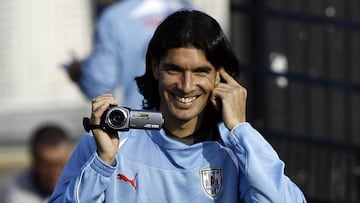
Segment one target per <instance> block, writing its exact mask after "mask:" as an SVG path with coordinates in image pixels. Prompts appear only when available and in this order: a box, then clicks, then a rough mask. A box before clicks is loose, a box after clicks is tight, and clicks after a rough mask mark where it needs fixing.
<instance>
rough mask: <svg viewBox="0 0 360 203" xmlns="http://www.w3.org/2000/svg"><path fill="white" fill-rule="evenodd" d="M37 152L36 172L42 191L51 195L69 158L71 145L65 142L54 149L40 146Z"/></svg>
mask: <svg viewBox="0 0 360 203" xmlns="http://www.w3.org/2000/svg"><path fill="white" fill-rule="evenodd" d="M37 152H38V158H37V159H35V160H34V170H35V172H36V173H37V177H38V181H39V184H40V186H41V187H42V190H44V191H45V192H47V193H51V192H52V191H53V189H54V188H55V185H56V182H57V180H58V178H59V176H60V174H61V172H62V170H63V168H64V166H65V164H66V162H67V159H68V157H69V153H70V144H69V143H67V142H65V141H64V142H63V143H61V144H59V145H57V146H54V147H48V146H40V147H39V148H38V149H37Z"/></svg>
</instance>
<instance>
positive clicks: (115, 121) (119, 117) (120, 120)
mask: <svg viewBox="0 0 360 203" xmlns="http://www.w3.org/2000/svg"><path fill="white" fill-rule="evenodd" d="M109 122H110V123H111V124H112V125H113V126H114V127H121V126H123V124H124V122H125V115H124V112H122V111H120V110H114V111H112V112H110V114H109Z"/></svg>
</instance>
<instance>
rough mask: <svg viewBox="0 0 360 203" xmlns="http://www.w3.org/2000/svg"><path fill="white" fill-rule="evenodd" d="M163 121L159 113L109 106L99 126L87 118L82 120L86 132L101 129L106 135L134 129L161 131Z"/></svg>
mask: <svg viewBox="0 0 360 203" xmlns="http://www.w3.org/2000/svg"><path fill="white" fill-rule="evenodd" d="M163 123H164V119H163V117H162V114H161V113H160V112H156V111H147V110H131V109H130V108H128V107H123V106H110V107H109V108H108V109H107V110H106V111H105V112H104V114H103V115H102V117H101V122H100V125H93V124H91V123H90V119H89V118H84V120H83V125H84V129H85V131H86V132H89V131H90V130H92V129H96V128H99V129H102V130H104V131H105V132H107V133H111V134H113V133H116V132H117V131H127V130H129V129H130V128H134V129H155V130H159V129H161V126H162V124H163Z"/></svg>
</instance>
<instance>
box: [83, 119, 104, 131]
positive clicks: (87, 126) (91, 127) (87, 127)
mask: <svg viewBox="0 0 360 203" xmlns="http://www.w3.org/2000/svg"><path fill="white" fill-rule="evenodd" d="M83 126H84V130H85V131H86V132H90V130H94V129H103V128H102V127H101V125H95V124H92V123H90V118H83Z"/></svg>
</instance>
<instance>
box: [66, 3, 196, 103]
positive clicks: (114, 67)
mask: <svg viewBox="0 0 360 203" xmlns="http://www.w3.org/2000/svg"><path fill="white" fill-rule="evenodd" d="M182 8H191V5H190V3H189V2H187V1H183V0H122V1H119V2H116V3H113V4H111V5H109V6H107V8H106V9H105V10H103V11H102V13H101V14H100V16H99V19H98V21H97V23H96V27H95V33H94V48H93V50H92V52H91V53H90V54H89V55H88V56H87V57H86V58H84V59H82V60H78V59H77V58H76V56H74V61H72V62H71V63H70V64H69V65H65V68H67V71H68V73H69V76H70V78H71V79H72V80H73V81H75V82H76V83H77V84H78V86H79V87H80V89H81V91H82V92H83V93H84V94H85V95H86V96H87V97H88V98H90V99H92V98H94V97H96V96H98V95H100V94H103V93H112V94H114V95H115V97H116V98H117V100H118V101H119V102H120V104H121V105H123V106H127V107H130V108H135V109H138V108H141V101H142V96H141V95H140V94H139V92H138V90H137V86H136V83H135V81H134V78H135V77H136V76H139V75H142V74H143V73H144V71H145V67H144V64H145V52H146V47H147V44H148V41H149V40H150V37H151V35H152V34H153V32H154V30H155V28H156V26H157V25H158V24H159V23H160V22H161V20H162V19H164V18H165V17H166V16H168V15H169V14H171V13H172V12H174V11H176V10H179V9H182Z"/></svg>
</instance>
